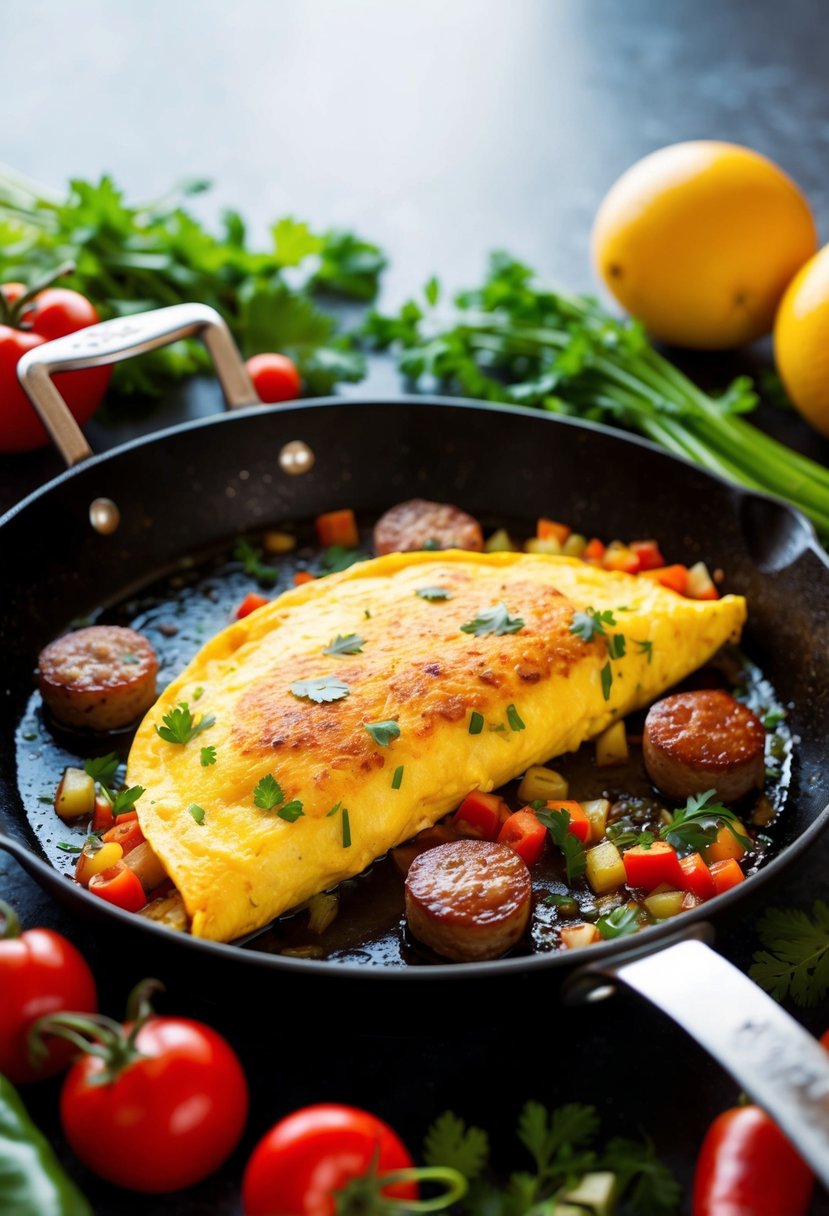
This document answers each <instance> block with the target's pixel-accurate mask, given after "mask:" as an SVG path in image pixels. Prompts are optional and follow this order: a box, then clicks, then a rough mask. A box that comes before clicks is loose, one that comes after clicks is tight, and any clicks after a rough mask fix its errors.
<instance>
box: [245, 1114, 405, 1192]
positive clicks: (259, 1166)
mask: <svg viewBox="0 0 829 1216" xmlns="http://www.w3.org/2000/svg"><path fill="white" fill-rule="evenodd" d="M411 1167H412V1159H411V1157H410V1156H409V1153H408V1151H407V1149H406V1147H405V1145H403V1144H402V1143H401V1141H400V1140H399V1139H398V1137H397V1136H396V1135H395V1133H394V1132H393V1131H392V1130H391V1128H390V1127H389V1126H388V1124H386V1123H383V1122H382V1120H380V1119H378V1118H377V1117H376V1116H375V1115H371V1114H369V1113H368V1112H367V1111H364V1110H359V1109H357V1108H356V1107H353V1106H337V1105H334V1104H323V1105H320V1106H306V1107H304V1108H303V1109H302V1110H297V1111H294V1113H293V1114H291V1115H288V1116H287V1117H286V1118H284V1119H282V1120H281V1121H280V1122H279V1123H277V1124H276V1125H275V1127H272V1128H271V1130H270V1131H269V1132H268V1133H267V1135H266V1136H264V1137H263V1139H262V1140H260V1141H259V1144H258V1145H257V1146H256V1148H255V1149H254V1150H253V1155H252V1156H251V1158H250V1160H249V1161H248V1164H247V1168H246V1169H245V1177H244V1180H243V1183H242V1205H243V1208H244V1211H245V1216H334V1212H335V1201H334V1193H335V1192H336V1191H339V1190H341V1189H342V1188H343V1187H344V1186H345V1185H346V1184H347V1183H349V1182H352V1181H353V1179H355V1178H362V1177H364V1176H365V1175H366V1174H367V1173H368V1172H369V1171H370V1170H372V1168H374V1169H375V1171H376V1173H378V1174H380V1175H383V1174H388V1173H391V1172H392V1171H395V1170H400V1169H411ZM383 1194H385V1195H390V1196H395V1197H396V1198H398V1199H417V1195H418V1190H417V1186H416V1184H415V1183H413V1182H406V1183H398V1184H396V1185H395V1186H390V1187H388V1188H386V1189H385V1190H384V1191H383Z"/></svg>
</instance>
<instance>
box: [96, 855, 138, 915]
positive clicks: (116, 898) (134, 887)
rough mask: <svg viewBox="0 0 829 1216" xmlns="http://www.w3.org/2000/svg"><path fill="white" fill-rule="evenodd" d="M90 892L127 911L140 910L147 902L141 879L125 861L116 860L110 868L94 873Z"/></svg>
mask: <svg viewBox="0 0 829 1216" xmlns="http://www.w3.org/2000/svg"><path fill="white" fill-rule="evenodd" d="M89 892H90V894H91V895H97V896H98V897H99V899H105V900H106V902H107V903H108V904H115V906H116V908H123V909H124V910H125V911H126V912H138V910H139V909H140V908H143V907H144V904H145V903H146V902H147V896H146V895H145V894H144V888H143V887H142V886H141V879H140V878H139V877H138V875H137V874H136V873H135V871H134V870H131V869H130V867H129V866H128V865H127V863H126V862H125V861H116V863H115V865H114V866H110V867H109V869H107V870H99V871H98V873H97V874H93V875H92V877H91V878H90V880H89Z"/></svg>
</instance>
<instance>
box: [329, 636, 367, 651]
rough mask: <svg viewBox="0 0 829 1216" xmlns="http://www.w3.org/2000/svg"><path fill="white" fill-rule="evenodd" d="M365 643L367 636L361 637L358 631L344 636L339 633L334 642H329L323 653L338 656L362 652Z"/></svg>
mask: <svg viewBox="0 0 829 1216" xmlns="http://www.w3.org/2000/svg"><path fill="white" fill-rule="evenodd" d="M365 644H366V642H365V638H361V637H360V636H359V635H358V634H356V633H347V634H346V635H345V636H344V637H343V636H342V635H341V634H339V633H338V634H337V636H336V637H335V638H334V640H333V642H329V644H328V645H327V646H326V647H325V650H323V652H322V653H323V654H331V655H337V656H341V655H347V654H362V653H363V647H364V646H365Z"/></svg>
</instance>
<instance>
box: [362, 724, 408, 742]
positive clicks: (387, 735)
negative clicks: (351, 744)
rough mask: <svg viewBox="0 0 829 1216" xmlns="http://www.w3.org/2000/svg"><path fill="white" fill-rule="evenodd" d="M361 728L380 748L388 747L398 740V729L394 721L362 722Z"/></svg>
mask: <svg viewBox="0 0 829 1216" xmlns="http://www.w3.org/2000/svg"><path fill="white" fill-rule="evenodd" d="M363 726H364V727H365V729H366V730H367V731H368V733H369V734H370V735H371V737H372V739H373V740H374V742H375V743H377V744H379V746H380V747H388V746H389V744H390V743H391V742H392V741H393V740H394V739H399V738H400V727H399V726H398V724H397V722H395V721H394V720H389V721H387V722H364V723H363Z"/></svg>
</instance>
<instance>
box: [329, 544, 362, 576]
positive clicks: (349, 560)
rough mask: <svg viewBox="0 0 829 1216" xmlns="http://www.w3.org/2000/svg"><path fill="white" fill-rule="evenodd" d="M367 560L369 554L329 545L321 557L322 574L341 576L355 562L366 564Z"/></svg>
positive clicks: (343, 546) (341, 546)
mask: <svg viewBox="0 0 829 1216" xmlns="http://www.w3.org/2000/svg"><path fill="white" fill-rule="evenodd" d="M367 558H368V554H367V553H363V551H362V550H361V549H347V548H346V547H345V545H329V547H328V548H327V549H323V551H322V554H321V556H320V573H321V574H339V573H340V571H341V570H347V569H348V568H349V566H353V565H354V563H355V562H364V561H366V559H367Z"/></svg>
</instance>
